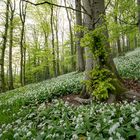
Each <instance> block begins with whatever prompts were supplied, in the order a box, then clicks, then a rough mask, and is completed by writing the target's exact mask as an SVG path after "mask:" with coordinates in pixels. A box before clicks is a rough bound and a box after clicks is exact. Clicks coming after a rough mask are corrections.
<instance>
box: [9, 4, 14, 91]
mask: <svg viewBox="0 0 140 140" xmlns="http://www.w3.org/2000/svg"><path fill="white" fill-rule="evenodd" d="M10 9H11V15H10V35H9V36H10V38H9V89H10V90H11V89H13V88H14V85H13V68H12V48H13V29H14V27H13V26H14V23H13V20H14V13H15V1H14V3H13V5H12V3H11V5H10Z"/></svg>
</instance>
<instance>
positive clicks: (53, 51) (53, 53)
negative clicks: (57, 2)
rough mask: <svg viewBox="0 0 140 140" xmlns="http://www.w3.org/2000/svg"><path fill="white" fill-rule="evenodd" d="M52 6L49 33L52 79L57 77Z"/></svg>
mask: <svg viewBox="0 0 140 140" xmlns="http://www.w3.org/2000/svg"><path fill="white" fill-rule="evenodd" d="M53 15H54V14H53V6H52V7H51V32H52V55H53V72H54V77H56V76H57V72H56V58H55V45H54V28H53Z"/></svg>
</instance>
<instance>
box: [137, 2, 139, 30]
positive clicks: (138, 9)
mask: <svg viewBox="0 0 140 140" xmlns="http://www.w3.org/2000/svg"><path fill="white" fill-rule="evenodd" d="M137 5H138V28H139V32H140V0H137Z"/></svg>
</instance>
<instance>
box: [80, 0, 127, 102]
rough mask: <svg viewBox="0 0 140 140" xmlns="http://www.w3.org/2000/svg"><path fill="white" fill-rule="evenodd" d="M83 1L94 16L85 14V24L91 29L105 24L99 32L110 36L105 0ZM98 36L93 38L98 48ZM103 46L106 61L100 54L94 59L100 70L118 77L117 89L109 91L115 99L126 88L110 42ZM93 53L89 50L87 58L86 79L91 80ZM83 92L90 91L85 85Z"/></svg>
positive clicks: (113, 77) (115, 85) (115, 83)
mask: <svg viewBox="0 0 140 140" xmlns="http://www.w3.org/2000/svg"><path fill="white" fill-rule="evenodd" d="M83 3H84V8H85V9H86V10H87V11H88V12H89V13H90V14H91V16H92V17H88V15H85V17H86V21H88V22H85V26H87V27H89V29H92V30H93V29H97V28H98V27H100V26H102V25H103V24H104V27H105V28H102V30H100V33H99V34H103V35H104V36H105V37H106V38H108V31H107V26H106V25H105V23H104V18H103V17H104V15H105V5H104V0H90V1H86V0H83ZM89 9H90V10H91V9H92V10H91V11H89ZM87 19H88V20H87ZM91 22H92V23H91ZM95 35H96V34H95ZM98 37H99V38H98ZM98 37H97V38H96V36H95V38H93V39H94V41H93V42H94V45H95V47H96V48H98V47H99V46H100V45H99V43H100V40H101V38H100V36H98ZM102 47H104V48H103V49H104V50H105V53H106V54H108V55H106V56H107V58H106V61H104V56H102V55H99V56H98V58H96V60H94V64H96V65H97V66H98V67H100V68H99V69H100V70H101V69H107V70H109V71H110V72H111V73H113V75H112V76H111V77H110V78H112V79H116V82H115V80H114V82H113V83H111V84H112V85H113V86H114V87H115V89H116V90H114V91H111V92H110V93H109V96H111V97H112V95H113V100H114V99H115V95H116V93H119V94H120V93H122V92H124V91H125V88H124V86H123V84H122V83H121V78H120V77H119V75H118V72H117V70H116V67H115V64H114V61H113V58H112V55H111V51H110V45H109V42H108V41H107V40H106V41H105V43H104V46H102ZM88 49H89V46H87V47H86V50H88ZM93 53H94V52H92V53H91V51H89V50H88V51H87V53H86V56H87V58H86V72H85V80H90V78H92V77H90V76H89V72H90V71H91V70H93V69H94V68H95V67H93V58H92V56H93ZM94 66H95V65H94ZM82 92H83V95H84V93H86V94H87V93H89V91H87V88H85V87H84V88H83V91H82ZM90 92H91V91H90ZM113 100H111V102H112V101H113ZM109 102H110V101H109Z"/></svg>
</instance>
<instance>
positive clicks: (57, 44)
mask: <svg viewBox="0 0 140 140" xmlns="http://www.w3.org/2000/svg"><path fill="white" fill-rule="evenodd" d="M57 12H58V11H56V19H55V34H56V54H57V56H56V57H57V59H56V73H57V76H58V75H60V66H59V64H60V63H59V38H58V13H57Z"/></svg>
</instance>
